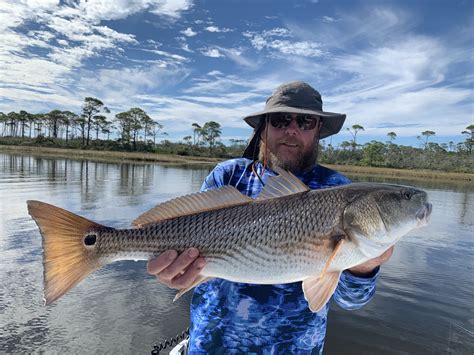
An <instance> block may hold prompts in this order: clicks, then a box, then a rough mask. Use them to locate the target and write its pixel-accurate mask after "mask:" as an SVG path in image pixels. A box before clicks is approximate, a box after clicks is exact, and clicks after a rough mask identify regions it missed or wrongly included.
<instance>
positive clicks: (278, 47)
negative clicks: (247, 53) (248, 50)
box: [243, 27, 323, 57]
mask: <svg viewBox="0 0 474 355" xmlns="http://www.w3.org/2000/svg"><path fill="white" fill-rule="evenodd" d="M243 35H244V36H245V37H247V38H249V39H250V43H251V44H252V46H253V47H254V48H255V49H257V50H258V51H261V50H263V49H267V50H270V51H271V52H274V53H275V52H276V53H281V54H284V55H288V54H293V55H297V56H304V57H320V56H321V55H322V54H323V51H322V50H321V49H320V48H321V44H320V43H316V42H312V41H291V40H289V39H280V38H291V37H293V35H292V34H291V32H290V31H289V30H288V29H286V28H282V27H277V28H274V29H271V30H266V31H263V32H261V33H256V32H245V33H244V34H243Z"/></svg>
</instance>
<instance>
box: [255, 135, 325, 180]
mask: <svg viewBox="0 0 474 355" xmlns="http://www.w3.org/2000/svg"><path fill="white" fill-rule="evenodd" d="M318 145H319V144H318V142H316V143H315V146H314V149H311V150H309V151H306V152H303V153H302V154H298V155H297V158H296V159H288V158H284V157H278V156H277V155H275V154H274V153H272V152H271V151H270V150H269V149H266V145H265V142H264V141H263V140H260V149H259V152H258V159H259V160H260V161H261V162H266V163H267V164H268V166H269V167H270V168H274V167H280V168H282V169H285V170H288V171H291V172H292V173H294V174H296V173H301V172H305V171H306V170H308V169H309V168H311V167H312V166H313V165H314V164H316V161H317V159H318ZM265 158H266V159H265Z"/></svg>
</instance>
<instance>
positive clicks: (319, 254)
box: [28, 170, 432, 311]
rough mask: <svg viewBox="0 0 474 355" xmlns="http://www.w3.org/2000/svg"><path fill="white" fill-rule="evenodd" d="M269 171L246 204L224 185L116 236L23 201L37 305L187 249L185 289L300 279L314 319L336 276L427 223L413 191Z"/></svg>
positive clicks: (421, 197) (166, 207)
mask: <svg viewBox="0 0 474 355" xmlns="http://www.w3.org/2000/svg"><path fill="white" fill-rule="evenodd" d="M278 173H279V175H278V176H276V177H271V178H269V179H268V182H267V184H266V186H265V188H264V189H263V191H262V193H261V194H260V195H259V196H258V198H257V199H255V200H254V199H251V198H249V197H247V196H244V195H242V194H241V193H240V192H239V191H238V190H236V189H235V188H234V187H231V186H226V187H223V188H221V189H217V190H212V191H208V192H204V193H196V194H192V195H188V196H183V197H180V198H177V199H174V200H171V201H168V202H165V203H163V204H161V205H158V206H157V207H155V208H153V209H151V210H150V211H148V212H146V213H144V214H143V215H142V216H140V217H139V218H137V219H136V220H135V221H134V225H135V226H134V227H133V228H130V229H123V230H117V229H114V228H109V227H105V226H102V225H99V224H97V223H95V222H92V221H89V220H87V219H85V218H83V217H80V216H77V215H75V214H73V213H71V212H68V211H65V210H62V209H60V208H57V207H54V206H52V205H48V204H45V203H42V202H37V201H28V209H29V213H30V214H31V215H32V217H33V218H34V219H35V221H36V222H37V224H38V226H39V228H40V231H41V234H42V236H43V249H44V268H45V299H46V303H51V302H53V301H54V300H56V299H57V298H59V297H61V296H62V295H63V294H64V293H65V292H67V291H68V290H69V289H70V288H72V287H73V286H75V285H76V284H77V283H79V282H80V281H81V280H82V279H83V278H85V277H86V276H87V275H88V274H89V273H91V272H93V271H94V270H96V269H98V268H100V267H101V266H103V265H106V264H108V263H111V262H114V261H117V260H123V259H134V260H147V259H149V258H151V257H154V256H157V255H159V254H160V253H161V252H163V251H166V250H169V249H175V250H177V251H178V252H181V251H184V250H185V249H187V248H190V247H195V248H197V249H199V251H200V253H201V255H203V256H204V257H205V258H206V266H205V267H204V268H203V269H202V271H201V273H200V277H199V279H198V280H197V282H196V283H195V284H194V285H193V286H195V285H197V284H199V283H200V282H204V281H205V280H207V279H208V278H212V277H219V278H224V279H227V280H230V281H235V282H246V283H255V284H277V283H288V282H295V281H303V290H304V293H305V297H306V299H307V300H308V302H309V306H310V308H311V310H313V311H318V310H319V309H321V308H322V306H324V304H325V303H326V302H327V300H328V299H329V297H330V296H331V295H332V293H333V292H334V289H335V287H336V286H337V283H338V280H339V276H340V273H341V272H342V271H343V270H345V269H348V268H350V267H353V266H356V265H358V264H361V263H363V262H365V261H367V260H369V259H371V258H374V257H377V256H379V255H380V254H382V253H383V252H384V251H385V250H387V249H388V248H390V247H391V246H392V245H393V244H395V243H396V242H397V241H398V240H399V239H400V238H401V237H402V236H403V235H405V234H407V233H408V232H410V231H411V230H412V229H414V228H416V227H419V226H422V225H425V224H426V223H427V222H428V220H429V216H430V213H431V208H432V207H431V204H429V203H428V202H427V195H426V193H425V192H424V191H421V190H418V189H415V188H411V187H406V186H398V185H389V184H369V183H355V184H349V185H344V186H339V187H334V188H328V189H322V190H310V189H309V188H308V187H307V186H305V185H304V184H303V183H301V182H300V180H298V179H297V178H296V177H294V176H293V175H292V174H291V173H288V172H285V171H283V170H278ZM186 291H187V290H183V291H181V292H180V293H179V294H178V297H179V296H180V295H181V294H182V293H184V292H186Z"/></svg>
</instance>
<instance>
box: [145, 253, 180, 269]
mask: <svg viewBox="0 0 474 355" xmlns="http://www.w3.org/2000/svg"><path fill="white" fill-rule="evenodd" d="M177 256H178V252H177V251H176V250H167V251H165V252H164V253H162V254H160V255H158V256H157V257H156V258H153V259H150V260H148V263H147V264H146V269H147V271H148V273H150V274H152V275H156V274H159V273H160V272H162V271H163V270H164V269H166V268H167V267H168V266H170V265H171V263H172V262H173V261H174V260H175V259H176V257H177Z"/></svg>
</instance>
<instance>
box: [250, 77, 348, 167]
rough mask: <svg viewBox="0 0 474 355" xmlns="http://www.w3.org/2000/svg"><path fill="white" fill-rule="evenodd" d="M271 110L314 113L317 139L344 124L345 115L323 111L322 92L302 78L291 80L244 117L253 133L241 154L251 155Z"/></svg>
mask: <svg viewBox="0 0 474 355" xmlns="http://www.w3.org/2000/svg"><path fill="white" fill-rule="evenodd" d="M272 112H287V113H300V114H309V115H317V116H319V117H321V120H322V122H323V124H322V127H321V132H320V139H322V138H326V137H329V136H331V135H333V134H336V133H337V132H339V131H340V130H341V128H342V125H343V124H344V121H345V119H346V115H345V114H342V113H333V112H325V111H323V101H322V99H321V94H320V93H319V92H318V91H317V90H315V89H313V88H312V87H311V86H310V85H308V84H306V83H305V82H303V81H291V82H289V83H286V84H282V85H280V86H279V87H278V88H277V89H276V90H275V91H274V92H273V94H272V95H271V96H270V97H269V98H268V99H267V101H266V104H265V109H264V110H263V111H260V112H256V113H253V114H251V115H249V116H247V117H245V118H244V121H245V122H247V123H248V124H249V125H250V126H251V127H253V129H254V131H253V135H252V138H251V139H250V142H249V144H248V146H247V148H246V149H245V151H244V154H243V157H244V158H249V159H254V158H255V155H256V153H257V152H258V145H259V143H260V130H261V128H262V126H263V122H264V121H265V115H266V114H267V113H272Z"/></svg>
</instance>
